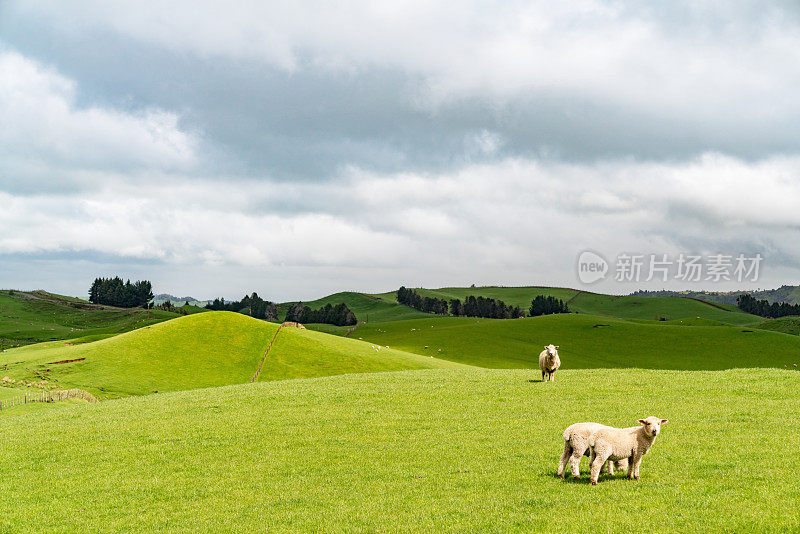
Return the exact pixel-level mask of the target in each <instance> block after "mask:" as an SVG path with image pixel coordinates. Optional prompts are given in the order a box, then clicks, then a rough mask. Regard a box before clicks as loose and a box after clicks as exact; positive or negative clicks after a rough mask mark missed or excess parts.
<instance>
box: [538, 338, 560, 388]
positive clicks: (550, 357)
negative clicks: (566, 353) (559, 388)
mask: <svg viewBox="0 0 800 534" xmlns="http://www.w3.org/2000/svg"><path fill="white" fill-rule="evenodd" d="M559 367H561V359H560V358H559V357H558V345H546V346H545V348H544V350H543V351H542V352H540V353H539V369H541V370H542V382H547V381H554V380H555V379H556V371H558V368H559Z"/></svg>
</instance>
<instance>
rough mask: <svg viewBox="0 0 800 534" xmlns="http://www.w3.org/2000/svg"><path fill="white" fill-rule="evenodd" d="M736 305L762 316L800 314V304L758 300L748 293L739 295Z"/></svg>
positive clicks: (745, 310)
mask: <svg viewBox="0 0 800 534" xmlns="http://www.w3.org/2000/svg"><path fill="white" fill-rule="evenodd" d="M736 305H737V306H739V309H740V310H742V311H744V312H747V313H752V314H753V315H758V316H760V317H772V318H777V317H786V316H787V315H800V304H789V303H788V302H773V303H772V304H770V302H769V301H768V300H757V299H756V298H755V297H753V296H752V295H748V294H747V293H745V294H743V295H739V298H738V299H736Z"/></svg>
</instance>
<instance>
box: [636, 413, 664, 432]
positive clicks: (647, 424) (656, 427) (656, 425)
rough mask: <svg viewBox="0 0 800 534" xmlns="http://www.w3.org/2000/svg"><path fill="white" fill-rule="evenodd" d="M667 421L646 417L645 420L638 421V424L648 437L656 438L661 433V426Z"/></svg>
mask: <svg viewBox="0 0 800 534" xmlns="http://www.w3.org/2000/svg"><path fill="white" fill-rule="evenodd" d="M667 421H668V419H661V418H659V417H652V416H651V417H648V418H647V419H639V422H640V423H641V424H642V426H643V427H644V431H645V433H646V434H647V435H648V436H653V437H656V436H657V435H658V434H659V433H660V432H661V425H664V424H666V423H667Z"/></svg>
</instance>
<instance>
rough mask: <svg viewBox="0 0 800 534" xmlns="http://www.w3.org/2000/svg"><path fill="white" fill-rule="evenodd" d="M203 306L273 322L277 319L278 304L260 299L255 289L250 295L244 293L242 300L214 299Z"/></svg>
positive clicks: (208, 308)
mask: <svg viewBox="0 0 800 534" xmlns="http://www.w3.org/2000/svg"><path fill="white" fill-rule="evenodd" d="M205 308H206V309H207V310H216V311H232V312H237V313H243V314H245V315H249V316H250V317H254V318H256V319H263V320H264V321H273V322H275V321H277V320H278V306H277V305H276V304H275V303H274V302H270V301H268V300H264V299H262V298H261V297H259V296H258V293H256V292H255V291H253V294H252V295H245V296H244V297H243V298H242V300H234V301H231V302H225V299H224V298H223V299H214V300H213V301H212V302H209V303H208V304H206V306H205Z"/></svg>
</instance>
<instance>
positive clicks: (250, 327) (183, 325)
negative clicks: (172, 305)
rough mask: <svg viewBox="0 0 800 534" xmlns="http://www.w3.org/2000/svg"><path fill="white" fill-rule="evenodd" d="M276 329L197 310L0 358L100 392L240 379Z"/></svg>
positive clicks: (11, 367) (22, 372)
mask: <svg viewBox="0 0 800 534" xmlns="http://www.w3.org/2000/svg"><path fill="white" fill-rule="evenodd" d="M276 329H277V325H275V324H273V323H266V322H264V321H258V320H256V319H252V318H250V317H247V316H244V315H240V314H237V313H232V312H209V313H199V314H196V315H187V316H185V317H180V318H178V319H174V320H172V321H167V322H163V323H160V324H157V325H153V326H149V327H145V328H142V329H139V330H136V331H133V332H128V333H125V334H121V335H119V336H115V337H112V338H108V339H102V340H100V341H95V342H93V343H85V344H79V345H73V346H68V345H66V346H65V345H63V343H62V344H49V345H45V346H44V347H42V348H38V347H28V348H27V350H14V351H8V352H6V353H5V354H2V355H1V356H0V364H6V365H7V370H6V371H4V372H5V373H6V374H7V375H8V376H10V377H12V378H22V379H26V380H32V379H40V378H42V379H46V380H48V382H49V383H50V384H51V385H52V386H58V387H59V388H67V387H77V388H82V389H86V390H88V391H92V392H93V393H98V394H99V395H100V396H103V397H108V396H118V395H144V394H147V393H152V392H153V391H155V390H157V391H172V390H178V389H192V388H201V387H210V386H220V385H226V384H241V383H244V382H247V381H248V380H250V378H251V377H252V376H253V373H254V372H255V369H256V366H257V365H258V362H259V361H260V360H261V356H262V355H263V354H264V351H265V349H266V347H267V344H268V343H269V340H270V339H271V338H272V335H273V334H274V333H275V330H276ZM53 345H55V346H53ZM59 345H60V346H59ZM73 360H74V361H73ZM70 361H71V362H70ZM54 362H70V363H54Z"/></svg>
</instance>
